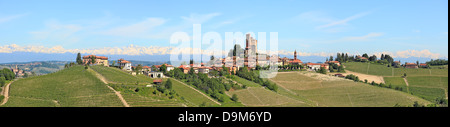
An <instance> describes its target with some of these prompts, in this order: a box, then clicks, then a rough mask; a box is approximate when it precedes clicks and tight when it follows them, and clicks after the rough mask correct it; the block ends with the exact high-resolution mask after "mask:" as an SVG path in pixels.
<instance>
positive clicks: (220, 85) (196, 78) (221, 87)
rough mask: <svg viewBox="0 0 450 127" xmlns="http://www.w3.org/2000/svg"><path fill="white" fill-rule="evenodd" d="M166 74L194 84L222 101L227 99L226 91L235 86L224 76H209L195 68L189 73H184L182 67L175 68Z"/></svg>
mask: <svg viewBox="0 0 450 127" xmlns="http://www.w3.org/2000/svg"><path fill="white" fill-rule="evenodd" d="M166 75H167V76H169V77H173V78H175V79H179V80H182V81H184V82H186V83H187V84H189V85H193V86H195V87H196V88H197V89H199V90H202V91H204V92H205V93H206V94H208V95H210V96H211V97H213V98H215V99H217V100H218V101H220V102H224V101H225V100H226V99H227V96H226V95H224V94H225V91H229V90H230V89H231V87H232V86H233V84H231V83H228V82H226V81H224V80H223V79H222V78H209V77H208V74H203V73H198V74H196V73H195V72H194V69H193V68H191V69H190V70H189V72H188V74H184V73H183V72H182V71H181V69H179V68H175V69H173V70H171V71H169V72H167V73H166Z"/></svg>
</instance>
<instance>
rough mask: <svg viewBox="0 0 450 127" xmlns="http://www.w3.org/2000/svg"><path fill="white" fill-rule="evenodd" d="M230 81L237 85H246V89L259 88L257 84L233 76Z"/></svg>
mask: <svg viewBox="0 0 450 127" xmlns="http://www.w3.org/2000/svg"><path fill="white" fill-rule="evenodd" d="M232 80H233V81H235V82H237V83H239V84H242V85H246V86H248V87H261V85H259V84H258V83H255V82H252V81H249V80H247V79H244V78H241V77H239V76H234V77H233V79H232Z"/></svg>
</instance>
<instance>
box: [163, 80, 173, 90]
mask: <svg viewBox="0 0 450 127" xmlns="http://www.w3.org/2000/svg"><path fill="white" fill-rule="evenodd" d="M164 87H166V89H169V90H172V80H170V79H169V80H167V82H166V84H165V85H164Z"/></svg>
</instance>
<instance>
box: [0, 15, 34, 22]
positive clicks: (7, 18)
mask: <svg viewBox="0 0 450 127" xmlns="http://www.w3.org/2000/svg"><path fill="white" fill-rule="evenodd" d="M26 15H28V14H18V15H11V16H6V17H0V23H4V22H8V21H11V20H14V19H17V18H20V17H23V16H26Z"/></svg>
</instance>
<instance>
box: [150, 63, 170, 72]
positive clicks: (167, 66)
mask: <svg viewBox="0 0 450 127" xmlns="http://www.w3.org/2000/svg"><path fill="white" fill-rule="evenodd" d="M162 65H166V71H167V72H169V71H171V70H173V69H174V67H173V66H172V65H170V64H161V65H153V66H154V67H155V68H157V69H159V70H160V68H161V66H162ZM160 71H161V70H160Z"/></svg>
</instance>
